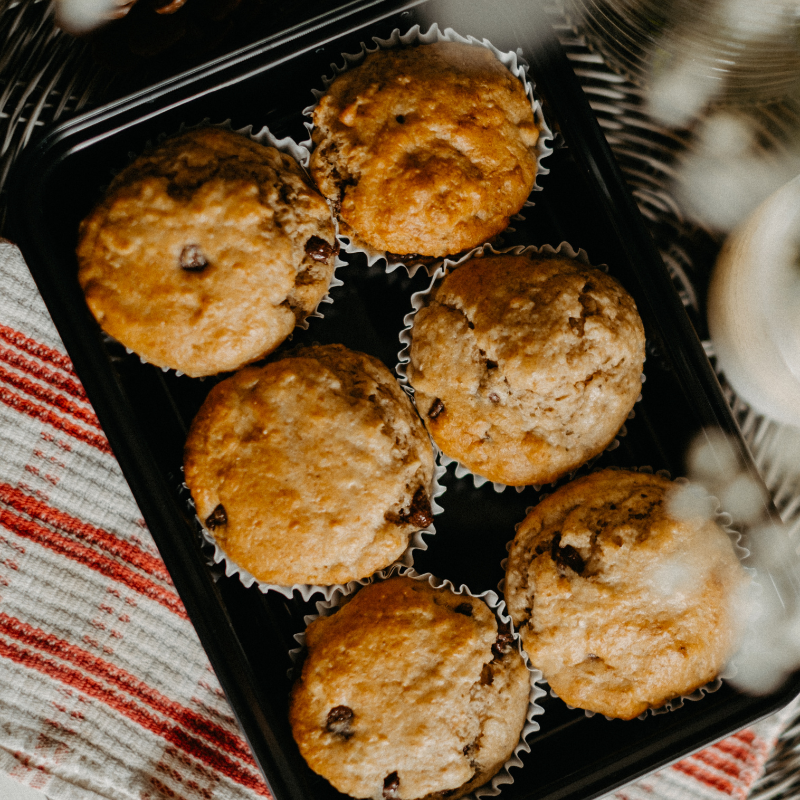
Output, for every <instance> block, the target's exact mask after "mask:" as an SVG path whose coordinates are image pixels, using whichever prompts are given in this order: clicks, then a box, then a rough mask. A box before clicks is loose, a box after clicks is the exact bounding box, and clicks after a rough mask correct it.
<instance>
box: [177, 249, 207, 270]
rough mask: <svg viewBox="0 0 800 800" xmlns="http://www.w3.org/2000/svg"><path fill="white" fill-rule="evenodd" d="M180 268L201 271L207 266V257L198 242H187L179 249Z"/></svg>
mask: <svg viewBox="0 0 800 800" xmlns="http://www.w3.org/2000/svg"><path fill="white" fill-rule="evenodd" d="M179 261H180V265H181V269H185V270H186V271H187V272H202V271H203V270H204V269H205V268H206V267H207V266H208V259H207V258H206V256H205V253H203V250H202V248H201V247H200V245H199V244H187V245H186V247H184V248H183V250H181V256H180V259H179Z"/></svg>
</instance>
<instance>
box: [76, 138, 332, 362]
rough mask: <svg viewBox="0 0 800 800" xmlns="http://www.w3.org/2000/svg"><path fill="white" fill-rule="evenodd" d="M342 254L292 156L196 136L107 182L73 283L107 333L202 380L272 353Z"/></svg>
mask: <svg viewBox="0 0 800 800" xmlns="http://www.w3.org/2000/svg"><path fill="white" fill-rule="evenodd" d="M337 249H338V248H337V244H336V237H335V232H334V225H333V220H332V219H331V216H330V212H329V209H328V206H327V203H326V202H325V200H324V199H323V198H322V197H320V195H319V194H318V193H317V192H316V191H314V189H312V188H311V186H309V185H308V183H307V180H306V178H305V177H304V175H303V171H302V169H301V168H300V166H299V165H298V164H297V163H296V162H295V161H294V159H292V158H291V157H290V156H288V155H286V154H284V153H281V152H279V151H278V150H276V149H275V148H273V147H265V146H264V145H261V144H258V143H257V142H254V141H252V140H251V139H249V138H248V137H246V136H242V135H240V134H237V133H232V132H231V131H227V130H223V129H221V128H204V129H200V130H195V131H191V132H189V133H185V134H182V135H181V136H177V137H175V138H173V139H168V140H167V141H165V142H164V143H163V144H161V145H159V146H158V147H156V148H155V149H153V150H151V151H149V152H148V153H146V154H144V155H143V156H141V157H140V158H137V159H136V160H135V161H134V162H133V163H132V164H131V165H130V166H129V167H127V168H126V169H125V170H123V171H122V172H121V173H120V174H119V175H118V176H117V177H116V178H115V179H114V181H113V182H112V184H111V186H110V187H109V189H108V192H107V193H106V196H105V198H104V199H103V201H102V202H101V203H100V204H99V205H98V206H97V207H96V208H95V209H94V210H93V211H92V213H91V214H90V215H89V216H88V217H87V218H86V219H85V220H84V221H83V223H82V224H81V227H80V237H79V242H78V263H79V272H78V280H79V281H80V284H81V287H82V288H83V291H84V294H85V296H86V302H87V303H88V304H89V308H90V309H91V310H92V313H93V314H94V315H95V317H96V318H97V321H98V322H99V323H100V326H101V327H102V328H103V330H105V331H106V332H107V333H109V334H110V335H111V336H113V337H114V338H115V339H117V340H118V341H120V342H122V344H124V345H125V346H126V347H128V348H130V349H131V350H133V351H134V352H135V353H138V354H139V355H140V356H142V357H143V358H144V359H145V360H146V361H149V362H150V363H152V364H155V365H157V366H160V367H169V368H172V369H176V370H181V371H183V372H185V373H186V374H188V375H191V376H194V377H196V376H202V375H212V374H215V373H218V372H226V371H228V370H233V369H237V368H238V367H240V366H242V365H243V364H247V363H249V362H251V361H255V360H256V359H259V358H261V357H262V356H264V355H266V354H267V353H270V352H272V351H273V350H274V349H275V348H276V347H277V346H278V345H279V344H280V343H281V342H282V341H283V340H284V339H285V338H286V337H287V336H288V335H289V334H290V333H291V331H292V329H293V328H294V327H295V325H296V324H297V322H298V321H300V320H303V319H304V318H305V317H306V316H308V315H309V314H310V313H312V312H313V311H314V309H315V308H316V306H317V304H318V303H319V301H320V300H321V299H322V298H323V297H324V295H325V293H326V292H327V291H328V287H329V285H330V281H331V278H332V276H333V270H334V264H335V260H336V255H335V254H336V250H337Z"/></svg>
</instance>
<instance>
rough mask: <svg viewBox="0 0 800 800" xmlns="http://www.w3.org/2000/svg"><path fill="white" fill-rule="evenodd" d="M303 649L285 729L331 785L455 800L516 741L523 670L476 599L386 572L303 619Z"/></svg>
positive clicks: (526, 689)
mask: <svg viewBox="0 0 800 800" xmlns="http://www.w3.org/2000/svg"><path fill="white" fill-rule="evenodd" d="M306 647H307V650H308V655H307V657H306V659H305V662H304V663H303V670H302V675H301V677H300V678H299V680H298V681H297V682H296V683H295V685H294V688H293V690H292V695H291V702H290V707H289V718H290V721H291V725H292V732H293V734H294V738H295V740H296V741H297V744H298V746H299V747H300V752H301V753H302V754H303V756H304V758H305V759H306V761H307V762H308V764H309V766H310V767H311V768H312V769H313V770H314V771H315V772H317V773H319V774H320V775H323V776H324V777H325V778H327V779H328V780H329V781H330V782H331V783H332V784H333V785H334V787H336V789H338V790H339V791H341V792H345V793H347V794H350V795H352V796H353V797H364V798H366V797H370V798H375V800H380V799H381V798H393V797H396V798H404V800H406V799H407V800H412V798H425V800H440V798H441V799H442V800H443V798H449V800H455V798H459V797H462V796H463V795H465V794H468V793H469V792H470V791H472V790H473V789H476V788H477V787H478V786H481V785H482V784H484V783H485V782H486V781H488V780H489V779H490V778H491V777H492V776H493V775H494V774H495V773H497V772H498V771H499V770H500V768H501V767H502V765H503V764H504V763H505V762H506V760H507V759H508V758H509V757H510V756H511V754H512V752H513V750H514V748H515V747H516V745H517V743H518V742H519V739H520V735H521V733H522V729H523V726H524V724H525V715H526V712H527V708H528V701H529V694H530V673H529V672H528V670H527V668H526V667H525V665H524V663H523V661H522V657H521V655H520V653H519V651H518V650H517V649H516V647H514V646H513V644H512V636H511V634H510V632H509V631H508V630H498V624H497V620H496V618H495V616H494V614H493V613H492V611H491V610H490V609H489V608H488V607H487V606H486V605H485V603H484V602H483V601H482V600H479V599H477V598H475V597H470V596H468V595H457V594H454V593H453V592H451V591H450V590H448V589H446V588H440V589H434V588H432V587H431V585H430V584H429V583H428V582H426V581H422V580H412V579H410V578H405V577H400V578H390V579H389V580H386V581H383V582H381V583H374V584H370V585H369V586H366V587H365V588H363V589H361V590H360V591H359V592H358V593H357V594H356V595H355V596H354V597H353V598H352V599H351V600H350V601H349V602H347V603H346V604H345V605H344V606H342V607H341V608H339V609H338V610H337V611H336V612H335V613H334V614H333V615H332V616H329V617H320V618H319V619H317V620H315V621H314V622H312V623H311V625H310V626H309V628H308V630H307V632H306Z"/></svg>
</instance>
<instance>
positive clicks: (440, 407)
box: [428, 397, 444, 419]
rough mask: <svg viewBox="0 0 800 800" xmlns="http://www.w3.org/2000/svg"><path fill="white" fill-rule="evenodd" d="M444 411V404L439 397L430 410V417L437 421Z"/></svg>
mask: <svg viewBox="0 0 800 800" xmlns="http://www.w3.org/2000/svg"><path fill="white" fill-rule="evenodd" d="M443 411H444V403H443V402H442V401H441V400H440V399H439V398H438V397H437V398H436V399H435V400H434V401H433V404H432V405H431V407H430V408H429V409H428V417H429V418H430V419H436V417H438V416H439V414H441V413H442V412H443Z"/></svg>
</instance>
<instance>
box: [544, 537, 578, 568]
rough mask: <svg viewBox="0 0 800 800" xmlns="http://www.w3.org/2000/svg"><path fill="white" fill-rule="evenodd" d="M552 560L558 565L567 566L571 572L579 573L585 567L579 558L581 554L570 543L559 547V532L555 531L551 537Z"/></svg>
mask: <svg viewBox="0 0 800 800" xmlns="http://www.w3.org/2000/svg"><path fill="white" fill-rule="evenodd" d="M550 553H551V554H552V556H553V561H555V562H556V564H558V566H560V567H569V568H570V569H571V570H572V571H573V572H577V573H578V575H580V574H581V573H582V572H583V570H584V569H585V567H586V564H584V562H583V558H581V554H580V553H579V552H578V551H577V550H576V549H575V548H574V547H573V546H572V545H571V544H565V545H564V546H563V547H561V534H560V533H557V534H556V535H555V536H554V537H553V544H552V546H551V549H550Z"/></svg>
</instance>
